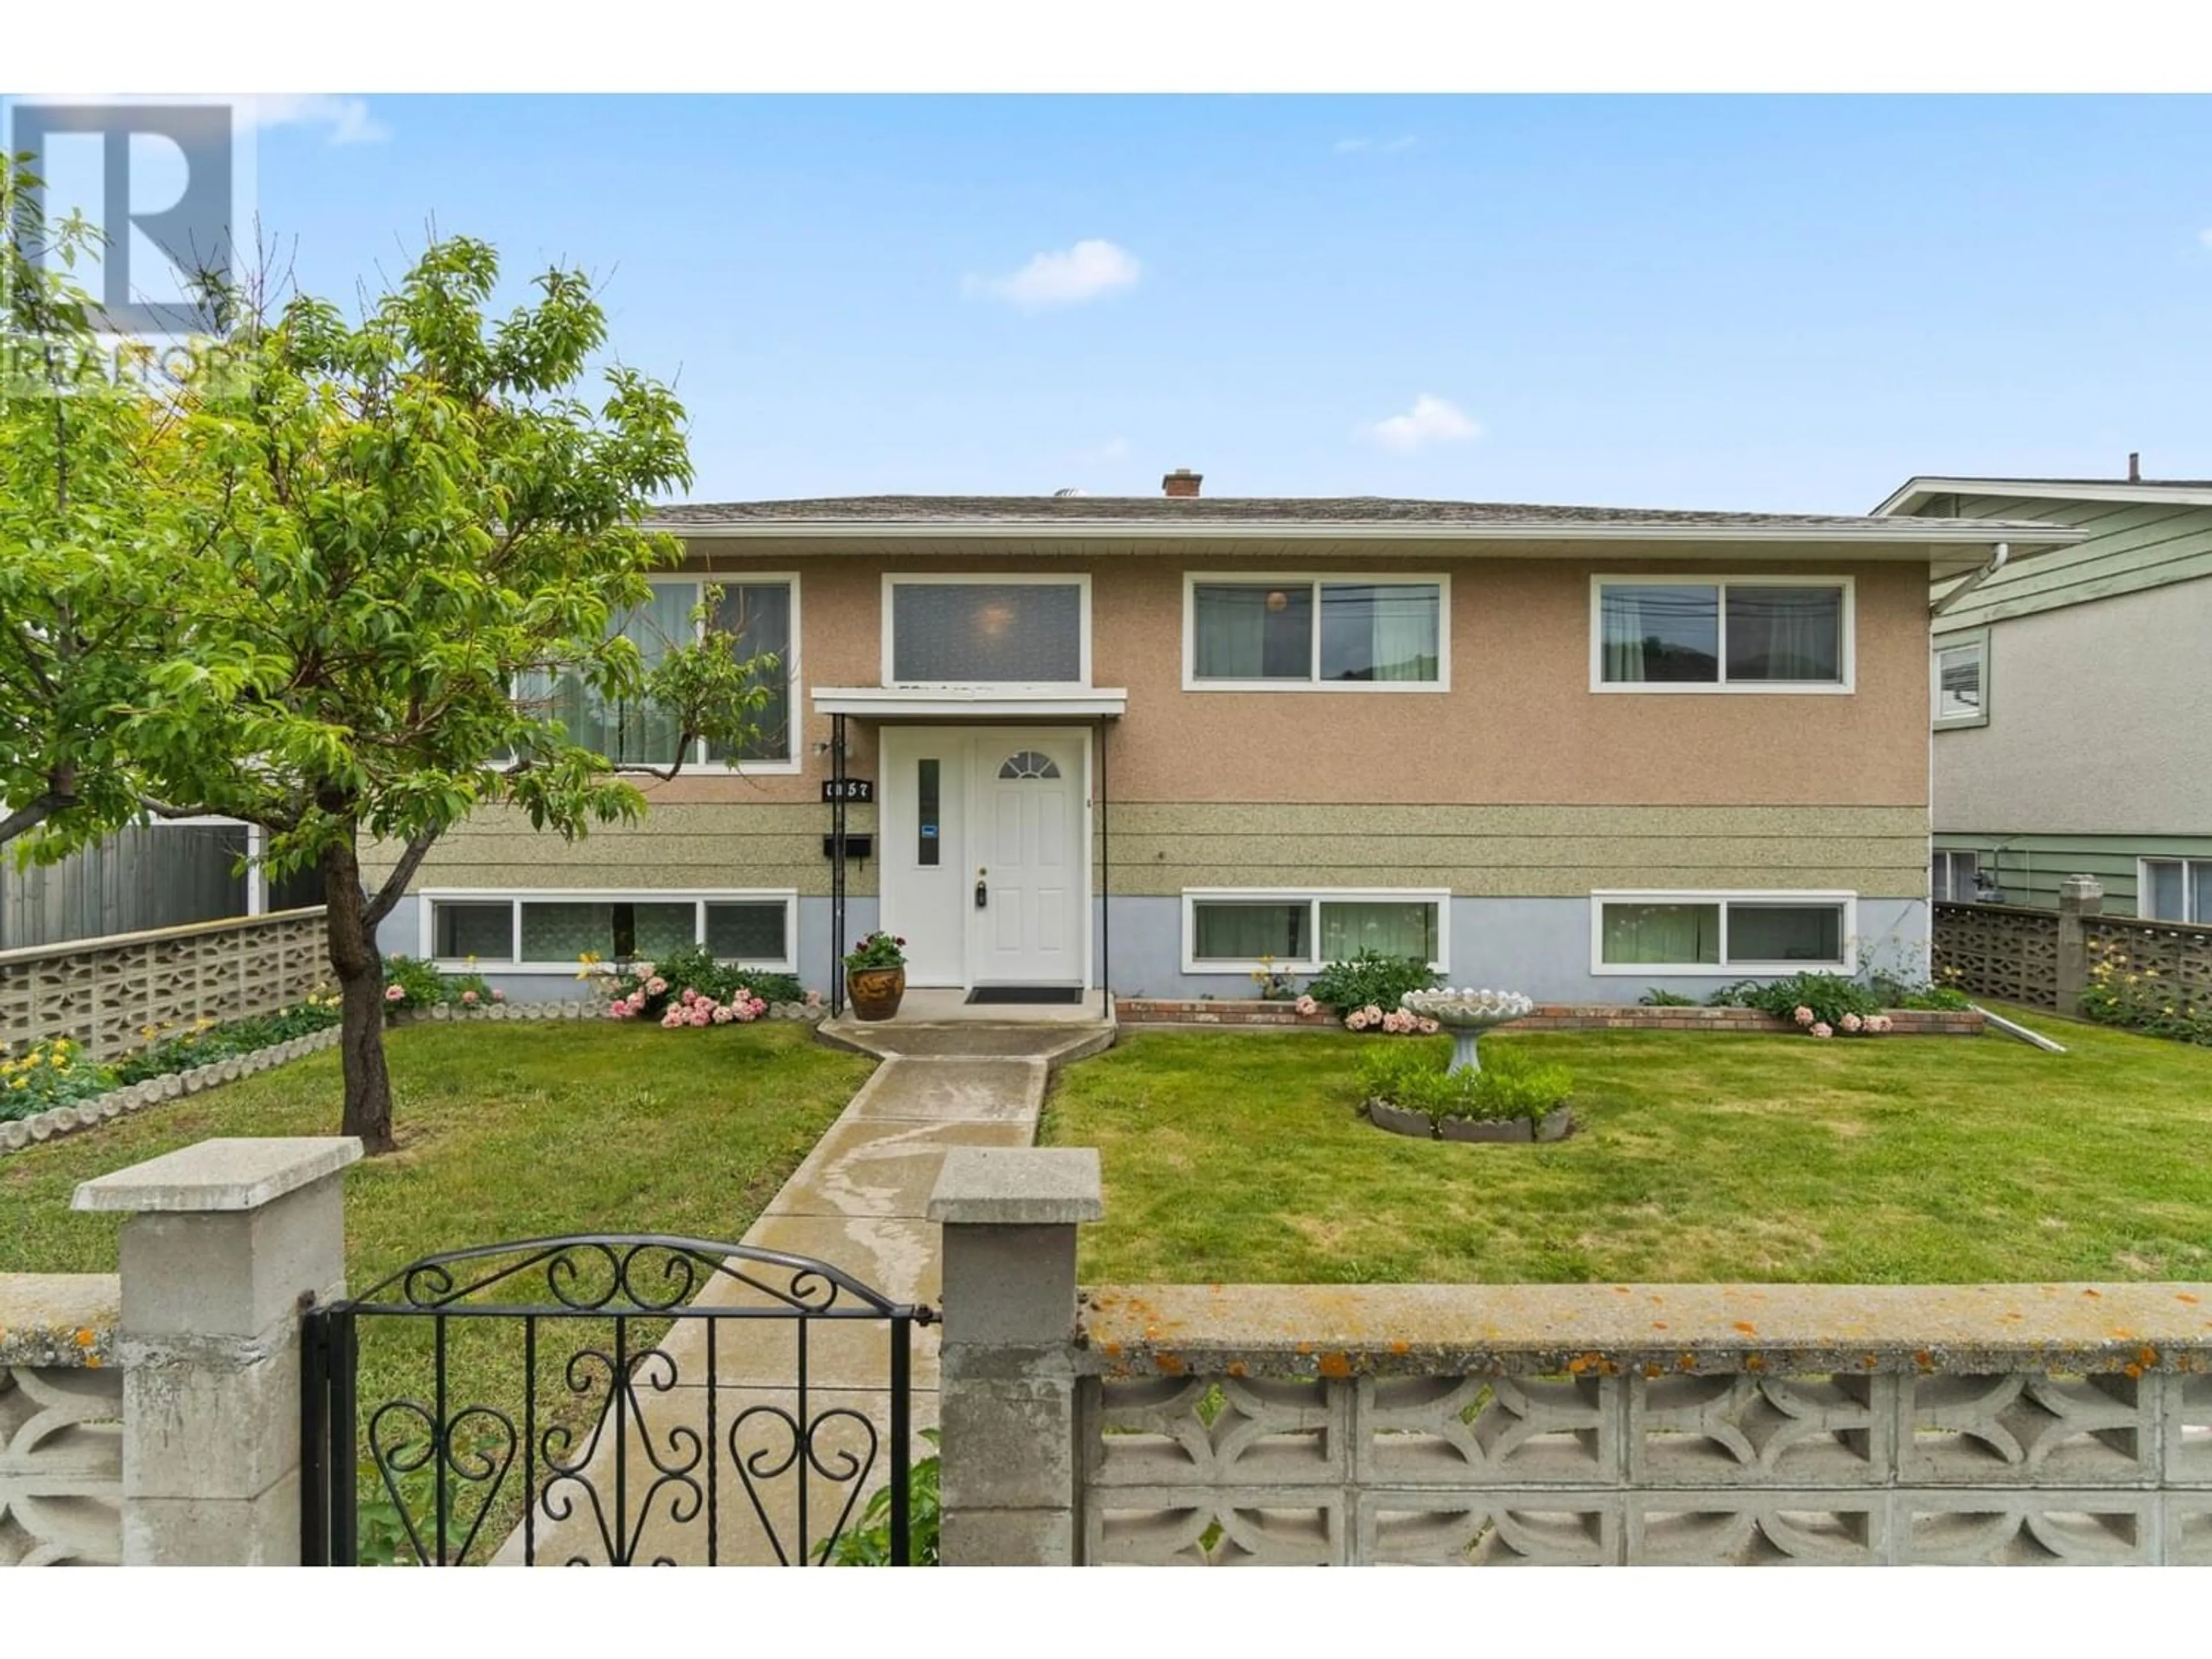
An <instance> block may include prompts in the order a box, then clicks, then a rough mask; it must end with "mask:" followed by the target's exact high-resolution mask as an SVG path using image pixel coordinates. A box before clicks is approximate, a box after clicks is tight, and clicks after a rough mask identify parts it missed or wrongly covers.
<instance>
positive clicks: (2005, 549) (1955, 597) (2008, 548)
mask: <svg viewBox="0 0 2212 1659" xmlns="http://www.w3.org/2000/svg"><path fill="white" fill-rule="evenodd" d="M2011 559H2012V544H2011V543H2010V542H1999V543H1998V544H1996V550H1995V551H1993V552H1992V553H1991V554H1990V562H1988V563H1987V564H1985V565H1984V566H1983V567H1982V568H1980V569H1978V570H1977V571H1975V572H1973V573H1972V574H1971V575H1969V576H1968V577H1967V578H1966V580H1964V581H1962V582H1960V584H1959V585H1958V586H1956V587H1954V588H1953V589H1952V590H1951V591H1950V592H1948V593H1946V594H1945V595H1944V596H1943V597H1942V599H1938V600H1936V603H1935V604H1933V605H1929V607H1928V614H1929V616H1930V617H1940V616H1942V614H1943V613H1944V612H1945V611H1948V610H1949V609H1950V608H1951V607H1952V606H1953V605H1956V604H1958V602H1959V601H1960V600H1961V599H1965V598H1966V595H1967V594H1969V593H1971V592H1973V591H1974V590H1975V589H1976V588H1978V587H1979V586H1981V585H1982V584H1983V583H1984V582H1985V581H1987V580H1989V579H1990V577H1992V576H1994V575H1996V574H1997V572H1998V571H2000V570H2002V569H2003V568H2005V566H2006V564H2008V562H2010V561H2011Z"/></svg>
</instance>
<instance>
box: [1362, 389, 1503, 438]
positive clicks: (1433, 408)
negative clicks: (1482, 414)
mask: <svg viewBox="0 0 2212 1659" xmlns="http://www.w3.org/2000/svg"><path fill="white" fill-rule="evenodd" d="M1365 431H1366V435H1367V436H1368V438H1369V439H1370V441H1373V442H1375V443H1378V444H1381V445H1382V446H1383V448H1385V449H1396V450H1401V451H1405V452H1407V453H1411V452H1412V451H1413V450H1416V449H1425V448H1426V447H1428V446H1429V445H1431V444H1440V443H1463V442H1465V441H1467V440H1468V439H1469V438H1480V436H1481V435H1482V428H1481V427H1480V426H1479V425H1478V424H1476V422H1474V421H1472V420H1470V419H1469V418H1468V416H1467V413H1466V411H1465V410H1462V409H1460V408H1459V407H1458V406H1457V405H1455V404H1449V403H1447V402H1445V401H1444V400H1443V398H1439V397H1437V396H1435V395H1433V394H1432V393H1430V392H1423V393H1421V395H1420V396H1419V397H1418V398H1414V399H1413V407H1412V408H1411V409H1409V410H1407V411H1406V412H1405V413H1404V414H1402V415H1393V416H1390V417H1389V419H1387V420H1381V421H1376V422H1375V423H1374V424H1373V425H1371V426H1370V427H1368V428H1365Z"/></svg>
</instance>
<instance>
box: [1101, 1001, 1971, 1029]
mask: <svg viewBox="0 0 2212 1659" xmlns="http://www.w3.org/2000/svg"><path fill="white" fill-rule="evenodd" d="M1114 1014H1115V1018H1116V1019H1117V1020H1118V1021H1120V1023H1121V1024H1124V1025H1133V1026H1141V1025H1251V1026H1277V1027H1281V1026H1310V1027H1313V1028H1315V1029H1316V1030H1341V1029H1342V1022H1341V1021H1340V1020H1339V1019H1338V1018H1337V1014H1336V1011H1335V1010H1334V1009H1333V1008H1326V1007H1320V1006H1316V1008H1315V1010H1314V1011H1313V1012H1311V1013H1301V1012H1299V1011H1298V1006H1297V1004H1296V1003H1294V1002H1274V1001H1267V1002H1262V1001H1258V1000H1250V999H1240V1000H1219V1001H1215V1000H1203V999H1200V1000H1189V999H1182V998H1164V997H1122V998H1120V999H1117V1000H1115V1004H1114ZM1883 1017H1884V1018H1887V1020H1888V1021H1889V1034H1890V1035H1891V1036H1980V1035H1981V1034H1982V1017H1981V1015H1980V1014H1979V1013H1978V1012H1975V1011H1974V1010H1972V1009H1971V1008H1960V1009H1951V1008H1890V1009H1886V1010H1884V1011H1883ZM1497 1029H1498V1030H1501V1031H1589V1030H1626V1031H1759V1032H1765V1033H1771V1034H1774V1035H1784V1034H1786V1035H1789V1036H1803V1035H1804V1034H1805V1033H1804V1031H1803V1030H1801V1029H1800V1028H1799V1027H1798V1026H1797V1025H1796V1024H1795V1023H1794V1022H1793V1021H1791V1020H1786V1019H1776V1018H1773V1017H1772V1016H1771V1015H1769V1014H1765V1013H1763V1012H1760V1011H1759V1010H1758V1009H1756V1008H1708V1007H1704V1006H1692V1007H1644V1006H1639V1005H1637V1004H1634V1003H1621V1002H1540V1003H1538V1004H1537V1005H1536V1007H1535V1010H1534V1012H1532V1013H1530V1014H1529V1015H1528V1018H1525V1019H1517V1020H1515V1021H1513V1022H1512V1023H1511V1024H1507V1025H1500V1026H1498V1028H1497Z"/></svg>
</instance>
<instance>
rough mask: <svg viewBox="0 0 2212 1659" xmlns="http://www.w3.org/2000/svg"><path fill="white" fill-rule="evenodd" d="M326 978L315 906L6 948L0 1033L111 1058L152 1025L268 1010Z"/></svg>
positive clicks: (1, 954) (1, 961)
mask: <svg viewBox="0 0 2212 1659" xmlns="http://www.w3.org/2000/svg"><path fill="white" fill-rule="evenodd" d="M330 982H331V970H330V955H329V951H328V950H327V948H326V946H325V942H324V938H323V911H322V907H321V906H319V905H317V906H314V907H313V908H307V909H301V910H280V911H277V912H276V913H274V914H272V915H264V916H240V917H237V918H234V919H233V920H231V921H215V922H202V923H198V924H196V925H194V926H191V927H164V928H160V929H157V930H155V931H154V932H151V933H118V934H114V935H112V936H110V937H108V938H106V939H79V940H76V942H74V943H71V944H67V945H35V946H33V947H32V948H30V949H28V950H22V951H0V1039H4V1040H5V1041H7V1042H9V1043H11V1044H15V1045H18V1046H20V1045H21V1043H23V1042H26V1041H28V1042H46V1041H49V1040H51V1039H52V1038H54V1037H67V1038H69V1039H70V1042H76V1043H80V1044H82V1046H83V1048H84V1050H85V1052H86V1053H87V1054H89V1055H91V1056H92V1058H94V1059H95V1060H106V1059H110V1058H112V1056H114V1055H116V1054H121V1053H122V1052H123V1051H124V1050H125V1049H126V1048H134V1047H136V1046H137V1045H138V1044H139V1043H141V1042H143V1041H144V1040H145V1039H144V1037H143V1036H142V1035H141V1033H142V1031H143V1029H144V1028H145V1027H147V1026H155V1027H157V1028H158V1027H159V1026H161V1025H162V1024H165V1023H166V1024H170V1025H172V1026H173V1027H174V1028H175V1029H177V1030H183V1029H184V1028H185V1027H186V1026H188V1025H190V1024H192V1022H194V1021H195V1020H200V1019H218V1020H222V1019H240V1018H244V1017H246V1015H248V1014H265V1013H270V1012H275V1011H276V1009H278V1008H282V1007H284V1006H287V1005H289V1004H291V1003H295V1002H297V1001H299V1000H301V998H302V997H304V996H306V995H307V993H308V992H310V991H312V990H313V989H315V988H316V987H318V986H320V985H325V984H328V983H330Z"/></svg>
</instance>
